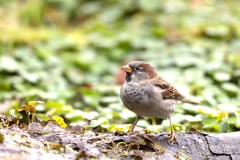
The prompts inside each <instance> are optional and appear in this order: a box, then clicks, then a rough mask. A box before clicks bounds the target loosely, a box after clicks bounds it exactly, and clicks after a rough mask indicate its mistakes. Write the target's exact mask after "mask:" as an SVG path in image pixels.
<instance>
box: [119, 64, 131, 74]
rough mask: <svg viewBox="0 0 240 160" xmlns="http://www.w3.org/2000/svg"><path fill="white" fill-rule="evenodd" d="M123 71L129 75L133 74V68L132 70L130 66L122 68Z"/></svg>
mask: <svg viewBox="0 0 240 160" xmlns="http://www.w3.org/2000/svg"><path fill="white" fill-rule="evenodd" d="M121 69H122V70H124V71H125V72H127V73H132V68H130V67H129V66H128V65H125V66H122V67H121Z"/></svg>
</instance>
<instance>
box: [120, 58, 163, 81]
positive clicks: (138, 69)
mask: <svg viewBox="0 0 240 160" xmlns="http://www.w3.org/2000/svg"><path fill="white" fill-rule="evenodd" d="M121 69H122V70H123V71H125V72H126V81H127V82H130V81H135V82H140V81H142V80H147V79H153V78H156V77H158V74H157V72H156V70H155V69H154V68H153V67H152V66H151V65H150V64H148V63H145V62H142V61H132V62H130V63H128V64H127V65H125V66H122V67H121Z"/></svg>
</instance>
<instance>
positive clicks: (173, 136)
mask: <svg viewBox="0 0 240 160" xmlns="http://www.w3.org/2000/svg"><path fill="white" fill-rule="evenodd" d="M167 138H168V139H169V140H168V143H170V144H173V143H174V142H176V141H177V136H176V134H175V132H173V133H171V134H170V135H169V136H167Z"/></svg>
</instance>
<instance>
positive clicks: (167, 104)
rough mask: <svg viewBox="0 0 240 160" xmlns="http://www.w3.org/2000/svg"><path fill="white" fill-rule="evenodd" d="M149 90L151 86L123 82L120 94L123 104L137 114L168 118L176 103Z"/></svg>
mask: <svg viewBox="0 0 240 160" xmlns="http://www.w3.org/2000/svg"><path fill="white" fill-rule="evenodd" d="M149 91H151V86H134V85H126V84H124V85H123V86H122V88H121V94H120V95H121V99H122V101H123V104H124V105H125V106H126V107H127V108H128V109H129V110H131V111H133V112H135V113H136V114H137V115H139V116H143V117H158V118H168V117H169V116H170V115H171V114H172V113H173V112H174V110H175V107H176V105H177V103H175V101H172V100H164V99H162V97H161V95H155V94H152V93H151V92H149Z"/></svg>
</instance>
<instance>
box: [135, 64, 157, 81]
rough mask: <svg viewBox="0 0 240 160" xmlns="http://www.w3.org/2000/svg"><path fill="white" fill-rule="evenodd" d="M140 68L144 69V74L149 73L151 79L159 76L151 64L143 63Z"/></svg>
mask: <svg viewBox="0 0 240 160" xmlns="http://www.w3.org/2000/svg"><path fill="white" fill-rule="evenodd" d="M139 66H140V67H142V70H143V72H146V73H148V75H149V78H150V79H152V78H155V77H157V76H158V74H157V72H156V71H155V69H154V68H153V67H152V66H151V65H150V64H148V63H142V64H140V65H139Z"/></svg>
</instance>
